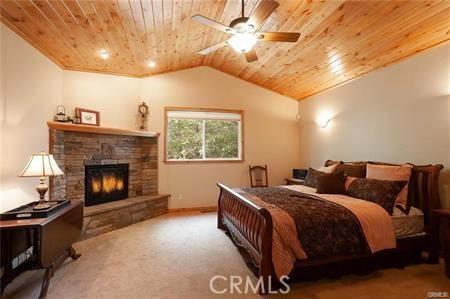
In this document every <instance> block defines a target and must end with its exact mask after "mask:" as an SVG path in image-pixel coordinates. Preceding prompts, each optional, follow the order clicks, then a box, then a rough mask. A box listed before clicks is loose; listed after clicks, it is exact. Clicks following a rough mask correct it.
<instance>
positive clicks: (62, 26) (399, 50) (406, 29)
mask: <svg viewBox="0 0 450 299" xmlns="http://www.w3.org/2000/svg"><path fill="white" fill-rule="evenodd" d="M260 1H264V0H246V1H245V11H246V15H248V14H251V12H252V11H253V10H254V9H255V7H256V6H257V5H258V4H259V2H260ZM278 2H279V3H280V6H279V7H278V8H277V10H276V11H275V12H274V13H273V14H272V15H271V16H270V18H269V19H268V20H267V21H266V22H265V24H264V25H263V27H262V31H296V32H300V33H301V37H300V39H299V41H298V42H297V43H274V42H260V43H258V44H257V45H256V52H257V54H258V57H259V61H257V62H253V63H247V62H246V60H245V58H244V57H243V56H242V55H240V54H238V53H236V52H235V51H234V50H233V49H231V48H230V47H224V48H222V49H220V50H218V51H216V52H214V53H212V54H209V55H207V56H202V55H199V54H198V53H197V52H198V51H199V50H201V49H203V48H206V47H208V46H210V45H212V44H214V43H218V42H221V41H223V40H225V39H227V34H225V33H223V32H220V31H217V30H214V29H212V28H209V27H207V26H203V25H201V24H198V23H196V22H195V21H193V20H191V18H190V17H191V16H192V15H194V14H202V15H205V16H207V17H209V18H211V19H214V20H217V21H219V22H221V23H224V24H229V23H230V22H231V20H232V19H233V18H236V17H238V16H239V13H240V1H238V0H228V1H227V0H128V1H127V0H91V1H89V0H65V1H62V0H14V1H11V0H1V1H0V7H1V20H2V22H3V23H4V24H6V25H7V26H8V27H9V28H11V29H12V30H13V31H15V32H16V33H17V34H19V35H20V36H22V37H23V38H24V39H25V40H27V41H28V42H29V43H30V44H31V45H33V46H34V47H36V48H37V49H38V50H40V51H41V52H42V53H43V54H44V55H46V56H47V57H49V58H50V59H52V60H53V61H54V62H55V63H57V64H58V65H59V66H61V67H62V68H64V69H70V70H83V71H92V72H104V73H113V74H121V75H127V76H136V77H145V76H149V75H154V74H158V73H164V72H170V71H175V70H180V69H186V68H191V67H195V66H200V65H205V66H210V67H213V68H215V69H217V70H220V71H223V72H225V73H228V74H230V75H233V76H236V77H239V78H241V79H243V80H246V81H249V82H252V83H255V84H257V85H260V86H262V87H265V88H268V89H271V90H273V91H275V92H278V93H281V94H284V95H287V96H290V97H293V98H295V99H303V98H306V97H308V96H310V95H313V94H315V93H318V92H320V91H323V90H326V89H329V88H331V87H333V86H336V85H339V84H341V83H343V82H346V81H348V80H351V79H354V78H356V77H358V76H360V75H362V74H365V73H367V72H369V71H372V70H374V69H377V68H380V67H383V66H386V65H388V64H391V63H393V62H396V61H398V60H400V59H403V58H405V57H407V56H410V55H412V54H415V53H417V52H419V51H422V50H424V49H427V48H430V47H432V46H435V45H437V44H441V43H445V42H447V41H448V40H449V39H450V32H449V30H450V1H445V0H444V1H397V0H395V1H344V0H342V1H339V0H333V1H299V0H290V1H282V0H279V1H278ZM100 49H106V50H107V51H108V52H109V53H110V54H111V56H110V58H109V59H107V60H103V59H101V58H100V57H99V51H100ZM149 60H152V61H154V62H155V64H156V67H154V68H150V67H149V66H148V61H149Z"/></svg>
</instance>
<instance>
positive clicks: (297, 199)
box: [240, 187, 369, 259]
mask: <svg viewBox="0 0 450 299" xmlns="http://www.w3.org/2000/svg"><path fill="white" fill-rule="evenodd" d="M240 190H241V191H243V192H244V193H245V194H246V195H250V198H254V197H257V198H259V199H260V200H262V201H264V202H265V203H266V204H267V205H271V206H273V207H276V208H280V209H283V210H284V211H286V212H287V213H288V214H289V215H290V216H291V217H292V219H293V220H294V222H295V225H296V228H297V234H298V238H299V240H300V243H301V246H302V248H303V250H304V252H305V253H306V255H307V256H308V258H309V259H311V258H320V257H326V256H335V255H344V254H355V253H363V252H369V247H368V244H367V242H366V239H365V236H364V233H363V232H362V230H361V226H360V223H359V221H358V219H357V218H356V217H355V215H354V214H353V213H352V212H351V211H350V210H348V209H347V208H345V207H343V206H341V205H339V204H337V203H333V202H330V201H328V200H324V199H321V198H319V197H317V196H314V195H311V194H306V193H302V192H297V191H292V190H288V189H285V188H276V187H275V188H241V189H240Z"/></svg>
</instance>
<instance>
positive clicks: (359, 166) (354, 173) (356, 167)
mask: <svg viewBox="0 0 450 299" xmlns="http://www.w3.org/2000/svg"><path fill="white" fill-rule="evenodd" d="M366 164H367V163H366V162H342V161H341V162H337V161H332V160H328V161H327V162H325V166H328V167H330V166H336V169H335V171H341V170H342V171H344V174H345V175H347V176H351V177H355V178H365V177H366Z"/></svg>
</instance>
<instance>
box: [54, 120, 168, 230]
mask: <svg viewBox="0 0 450 299" xmlns="http://www.w3.org/2000/svg"><path fill="white" fill-rule="evenodd" d="M48 126H49V129H50V130H49V143H50V144H49V148H50V153H52V154H53V156H54V158H55V160H56V162H57V163H58V165H59V166H60V167H61V169H62V170H63V171H64V176H63V177H56V178H53V179H51V180H50V192H49V193H50V199H52V200H59V199H65V198H67V199H71V200H83V201H85V207H84V217H83V232H82V236H81V239H86V238H89V237H91V236H95V235H98V234H102V233H105V232H109V231H112V230H114V229H117V228H121V227H124V226H127V225H130V224H133V223H136V222H139V221H143V220H146V219H150V218H153V217H156V216H159V215H162V214H165V213H167V212H168V197H169V195H168V194H159V193H158V136H159V134H158V133H152V132H142V131H133V130H125V129H117V128H107V127H98V126H87V125H75V124H65V123H57V122H51V121H50V122H48ZM124 165H126V166H124ZM125 168H127V170H125ZM113 169H115V170H116V172H117V170H118V169H121V170H119V174H118V176H119V177H116V178H115V179H111V178H110V174H111V170H113ZM87 172H92V173H93V174H94V175H95V178H94V179H96V182H95V184H96V185H95V186H93V185H92V178H89V177H87V176H86V173H87ZM126 172H128V173H126ZM116 174H117V173H116ZM120 180H122V181H121V182H119V181H120ZM126 180H127V182H126ZM104 184H106V185H107V186H106V188H103V187H105V186H103V185H104ZM94 188H96V190H97V189H100V190H103V191H102V192H93V193H94V194H89V193H92V192H91V191H95V190H93V189H94ZM111 188H112V189H111ZM125 188H128V190H125ZM114 189H115V190H114ZM118 189H120V190H118ZM97 191H98V190H97ZM107 191H108V192H107ZM90 195H94V198H93V202H92V201H91V200H90V199H91V198H89V199H88V198H87V197H89V196H90ZM124 197H125V199H123V198H124ZM119 199H120V200H119ZM106 200H108V201H109V202H104V201H106ZM110 200H111V201H110ZM92 203H94V204H95V205H92Z"/></svg>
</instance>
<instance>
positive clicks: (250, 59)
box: [244, 49, 258, 62]
mask: <svg viewBox="0 0 450 299" xmlns="http://www.w3.org/2000/svg"><path fill="white" fill-rule="evenodd" d="M244 55H245V59H247V62H253V61H257V60H258V56H257V55H256V51H255V49H252V50H250V51H248V52H247V53H244Z"/></svg>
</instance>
